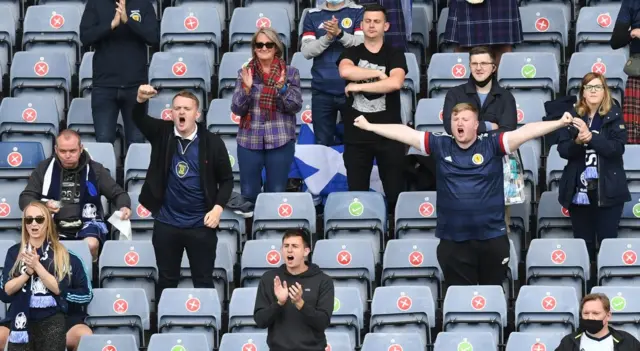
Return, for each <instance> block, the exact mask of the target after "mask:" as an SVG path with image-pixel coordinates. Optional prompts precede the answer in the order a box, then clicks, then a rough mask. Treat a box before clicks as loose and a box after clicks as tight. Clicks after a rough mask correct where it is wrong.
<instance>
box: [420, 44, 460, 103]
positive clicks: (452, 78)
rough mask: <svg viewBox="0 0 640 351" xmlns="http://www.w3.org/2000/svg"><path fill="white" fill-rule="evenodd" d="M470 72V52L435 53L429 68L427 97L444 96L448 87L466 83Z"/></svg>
mask: <svg viewBox="0 0 640 351" xmlns="http://www.w3.org/2000/svg"><path fill="white" fill-rule="evenodd" d="M469 73H470V72H469V55H468V54H465V53H437V54H433V56H431V61H430V63H429V68H427V97H431V98H435V97H441V98H444V97H445V95H446V94H447V90H448V89H451V88H453V87H455V86H458V85H460V84H464V83H466V82H467V79H468V78H469Z"/></svg>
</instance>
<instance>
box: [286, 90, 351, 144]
mask: <svg viewBox="0 0 640 351" xmlns="http://www.w3.org/2000/svg"><path fill="white" fill-rule="evenodd" d="M338 116H340V111H338ZM304 124H306V125H309V126H313V116H312V113H311V95H309V96H307V99H304V98H303V99H302V108H301V109H300V111H298V113H296V135H298V134H300V128H301V127H302V125H304Z"/></svg>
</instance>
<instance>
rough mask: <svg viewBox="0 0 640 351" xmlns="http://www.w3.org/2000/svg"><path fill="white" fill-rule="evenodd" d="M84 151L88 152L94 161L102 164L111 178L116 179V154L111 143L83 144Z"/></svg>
mask: <svg viewBox="0 0 640 351" xmlns="http://www.w3.org/2000/svg"><path fill="white" fill-rule="evenodd" d="M82 146H84V151H86V152H87V153H88V154H89V156H90V157H91V159H92V160H94V161H96V162H98V163H100V164H101V165H103V166H104V168H106V169H107V171H109V174H110V175H111V178H113V179H114V180H115V179H117V178H116V171H117V169H116V153H115V151H114V150H113V144H110V143H92V142H88V143H82Z"/></svg>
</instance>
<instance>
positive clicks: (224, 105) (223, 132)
mask: <svg viewBox="0 0 640 351" xmlns="http://www.w3.org/2000/svg"><path fill="white" fill-rule="evenodd" d="M210 104H211V105H210V106H211V107H210V108H209V111H208V112H207V128H208V129H209V131H211V132H214V133H217V134H219V135H220V136H223V137H226V138H234V137H235V136H236V134H238V124H240V116H237V115H236V114H235V113H233V112H231V100H229V99H213V100H211V103H210Z"/></svg>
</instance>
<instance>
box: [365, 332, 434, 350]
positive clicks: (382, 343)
mask: <svg viewBox="0 0 640 351" xmlns="http://www.w3.org/2000/svg"><path fill="white" fill-rule="evenodd" d="M426 346H427V344H425V343H424V340H421V339H420V335H419V334H416V333H368V334H367V335H365V336H364V342H363V343H362V348H361V350H362V351H423V350H425V349H426Z"/></svg>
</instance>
